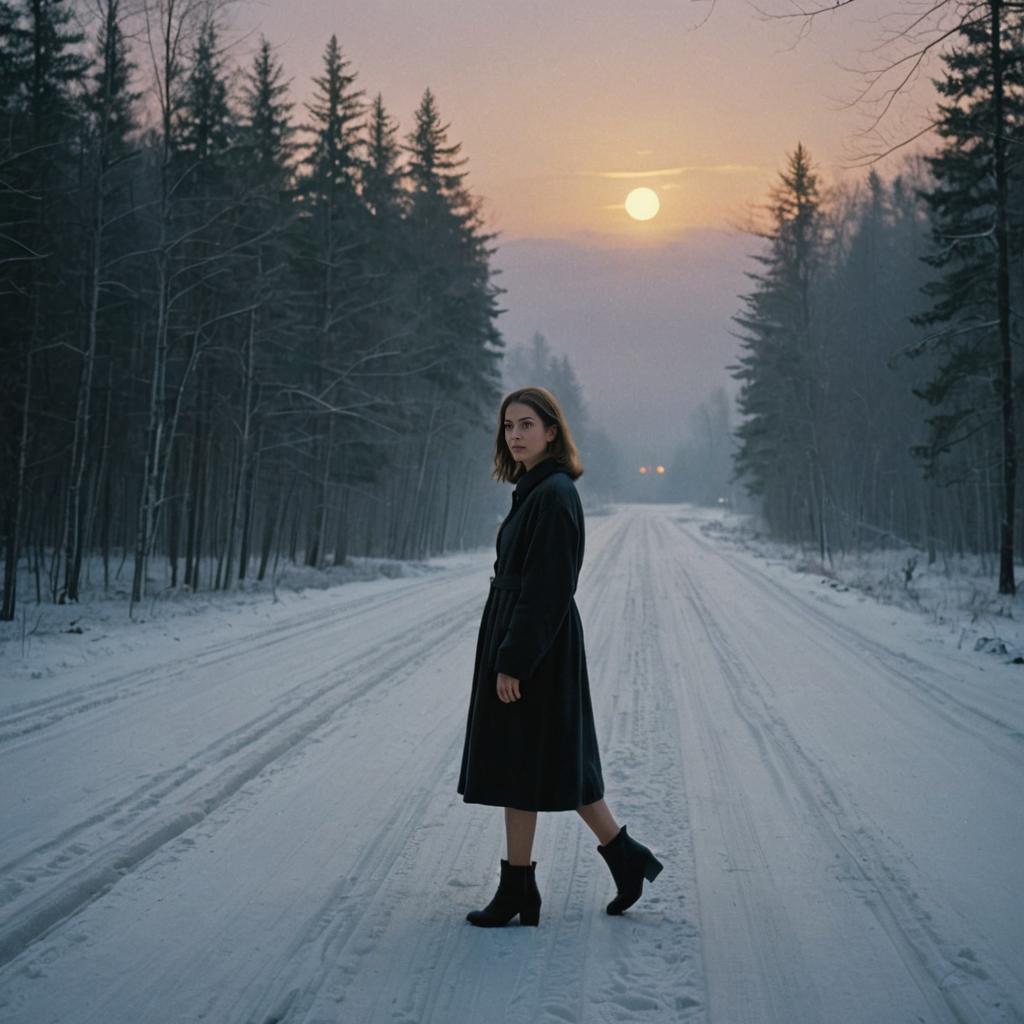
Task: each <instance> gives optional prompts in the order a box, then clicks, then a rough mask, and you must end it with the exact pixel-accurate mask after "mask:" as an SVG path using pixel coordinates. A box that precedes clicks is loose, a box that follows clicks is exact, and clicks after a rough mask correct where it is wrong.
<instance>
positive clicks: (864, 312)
mask: <svg viewBox="0 0 1024 1024" xmlns="http://www.w3.org/2000/svg"><path fill="white" fill-rule="evenodd" d="M941 70H942V73H941V76H940V77H939V78H938V79H937V80H936V83H935V84H936V86H937V88H938V90H939V95H940V100H939V103H938V109H937V111H936V113H935V130H936V132H937V136H938V141H937V144H936V147H935V149H934V150H933V151H932V152H931V153H930V154H929V155H924V156H921V157H920V158H918V159H916V160H911V161H908V164H907V170H906V173H904V174H901V175H897V176H895V177H894V178H892V179H891V180H888V181H884V180H883V179H882V178H881V177H880V176H879V175H878V174H877V173H875V172H874V171H873V170H872V171H871V172H870V173H869V174H868V175H867V178H866V180H865V181H864V182H862V183H861V185H860V186H859V187H857V188H853V189H849V188H846V189H832V190H826V188H825V186H824V184H823V183H822V182H821V180H820V176H819V174H818V173H817V172H816V170H815V168H814V166H813V163H812V160H811V156H810V154H809V153H808V151H807V150H806V148H805V147H804V146H803V145H797V147H796V149H795V150H794V151H793V152H792V153H791V154H790V155H789V157H788V160H787V163H786V166H785V169H784V170H783V171H782V172H781V174H780V176H779V181H778V184H777V186H776V187H775V188H774V189H773V191H772V194H771V196H770V202H769V204H768V207H767V222H766V223H765V224H764V226H763V227H762V228H761V229H760V230H759V231H758V232H757V233H758V234H759V235H760V237H761V238H762V240H763V250H762V251H761V252H760V253H758V254H757V255H756V256H755V257H754V258H755V260H756V264H757V265H756V266H755V268H754V269H753V270H752V271H751V272H750V273H749V274H748V277H749V278H750V280H751V281H752V285H751V289H750V291H749V293H748V294H747V295H745V296H744V297H743V299H742V308H741V310H740V312H739V313H738V314H737V315H736V317H735V318H734V319H735V321H736V324H737V334H738V336H739V338H740V339H741V354H740V357H739V358H738V360H737V361H736V363H734V364H733V366H731V367H730V370H731V371H732V372H733V375H734V377H735V378H736V379H738V380H739V382H740V392H739V401H738V405H739V410H740V412H741V414H742V416H743V419H742V422H740V424H739V426H738V428H737V429H736V431H735V441H736V450H735V453H734V469H735V478H736V479H738V480H739V481H740V482H742V483H743V485H744V487H745V488H746V489H747V490H748V492H749V493H750V494H751V495H752V496H754V497H755V498H756V499H757V501H758V502H759V503H760V506H761V510H762V512H763V515H764V518H765V520H766V522H767V524H768V525H769V527H770V528H771V530H772V531H773V532H774V533H776V534H777V535H779V536H780V537H784V538H787V539H791V540H799V541H804V542H806V541H813V542H814V543H815V544H816V545H818V547H819V551H820V555H821V558H822V560H823V561H824V560H825V559H827V558H828V557H829V555H830V552H831V551H832V550H833V549H835V550H839V549H840V548H846V549H848V548H851V547H857V546H859V545H861V544H864V543H869V542H870V543H878V542H881V543H896V544H909V545H911V546H915V547H918V548H920V549H921V550H922V552H927V558H928V560H929V561H933V560H934V559H935V558H936V557H937V556H938V555H939V554H940V553H944V554H964V553H977V554H981V555H983V556H986V557H987V558H991V556H992V555H993V554H995V553H997V554H998V568H999V591H1000V593H1003V594H1012V593H1014V591H1015V580H1014V551H1015V549H1019V547H1020V527H1021V524H1020V521H1019V519H1020V517H1019V516H1017V514H1016V507H1017V499H1018V493H1019V483H1018V479H1017V460H1018V455H1019V443H1018V439H1017V428H1016V424H1017V423H1018V422H1019V421H1020V417H1021V371H1020V365H1019V364H1020V359H1019V345H1020V339H1021V328H1020V323H1021V321H1020V316H1021V313H1022V312H1024V305H1022V298H1024V164H1022V156H1024V30H1022V17H1021V14H1020V12H1019V11H1018V10H1015V9H1013V8H1009V7H1008V6H1007V5H1005V4H1001V3H999V2H987V3H983V4H976V5H973V6H972V7H971V9H970V13H969V14H968V15H965V16H964V18H963V20H962V21H961V22H960V23H959V25H958V28H957V31H956V32H955V34H954V35H953V36H952V37H951V45H950V46H949V48H948V49H947V50H946V52H945V53H944V55H943V56H942V58H941Z"/></svg>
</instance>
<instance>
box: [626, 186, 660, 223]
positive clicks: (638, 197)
mask: <svg viewBox="0 0 1024 1024" xmlns="http://www.w3.org/2000/svg"><path fill="white" fill-rule="evenodd" d="M660 209H661V200H660V199H658V193H657V192H655V191H654V189H653V188H635V189H633V191H632V192H630V193H629V195H628V196H626V213H628V214H629V215H630V217H632V218H633V220H650V219H651V218H652V217H654V216H655V215H656V214H657V212H658V211H659V210H660Z"/></svg>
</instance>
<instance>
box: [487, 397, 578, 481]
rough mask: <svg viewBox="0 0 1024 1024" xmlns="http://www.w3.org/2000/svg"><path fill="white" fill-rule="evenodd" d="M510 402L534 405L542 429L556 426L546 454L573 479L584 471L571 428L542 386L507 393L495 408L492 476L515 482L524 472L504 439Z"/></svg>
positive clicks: (500, 479) (559, 407)
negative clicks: (554, 459) (496, 410)
mask: <svg viewBox="0 0 1024 1024" xmlns="http://www.w3.org/2000/svg"><path fill="white" fill-rule="evenodd" d="M513 402H521V403H522V404H523V405H528V406H529V407H530V408H531V409H533V411H534V412H535V413H536V414H537V415H538V416H539V417H540V421H541V423H542V424H543V428H544V429H545V430H546V429H547V428H548V427H550V426H556V427H558V436H557V437H556V438H555V439H554V441H549V442H548V455H553V456H554V457H555V458H556V459H557V460H558V461H559V462H560V463H561V464H562V465H563V466H565V467H566V469H567V470H568V471H569V476H571V477H572V479H573V480H578V479H579V478H580V477H581V476H582V475H583V463H582V462H581V461H580V453H579V450H578V449H577V447H576V442H575V441H574V440H573V439H572V431H571V430H570V429H569V424H568V423H566V421H565V413H564V412H562V407H561V406H560V405H559V404H558V399H557V398H555V396H554V395H553V394H552V393H551V392H550V391H549V390H548V389H547V388H542V387H529V388H519V389H518V390H517V391H512V392H510V393H509V394H507V395H506V396H505V398H504V400H503V401H502V403H501V409H500V411H499V412H498V432H497V436H496V437H495V440H494V472H493V473H492V474H491V476H493V477H494V479H495V480H499V481H502V482H508V483H515V482H516V481H517V480H518V479H519V478H520V477H521V476H522V475H523V473H524V472H525V470H524V468H523V464H522V463H521V462H516V460H515V459H513V458H512V453H511V452H510V451H509V448H508V445H507V444H506V443H505V412H506V410H507V409H508V407H509V406H510V405H511V404H512V403H513ZM545 458H547V456H545Z"/></svg>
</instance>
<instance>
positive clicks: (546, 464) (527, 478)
mask: <svg viewBox="0 0 1024 1024" xmlns="http://www.w3.org/2000/svg"><path fill="white" fill-rule="evenodd" d="M559 470H561V471H562V472H563V473H565V472H568V470H567V469H566V467H565V466H563V465H562V464H561V463H560V462H559V461H558V459H557V458H556V457H555V456H554V455H548V456H546V457H545V458H543V459H541V460H540V462H538V463H537V465H536V466H534V467H533V469H528V470H527V471H526V472H525V473H524V474H523V475H522V476H521V477H520V478H519V479H518V481H516V489H515V492H514V494H513V497H515V498H517V499H518V500H519V501H522V500H523V499H524V498H525V497H526V496H527V495H528V494H529V493H530V491H532V490H533V489H534V487H536V486H537V484H539V483H540V482H541V480H543V479H544V478H545V477H549V476H551V474H552V473H557V472H558V471H559Z"/></svg>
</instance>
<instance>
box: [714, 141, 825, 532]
mask: <svg viewBox="0 0 1024 1024" xmlns="http://www.w3.org/2000/svg"><path fill="white" fill-rule="evenodd" d="M779 177H780V184H779V185H778V186H777V187H776V188H775V189H774V191H773V195H772V207H771V217H772V225H771V227H770V228H769V230H767V231H766V232H764V233H762V234H761V235H760V237H762V238H764V239H765V240H766V241H767V242H768V251H767V253H765V254H763V255H757V256H755V257H754V259H755V260H756V261H757V262H758V263H760V264H761V265H762V266H763V267H764V268H765V269H764V271H763V272H762V273H748V274H747V276H748V277H749V278H751V280H753V281H754V282H755V284H756V287H755V289H754V291H753V292H751V293H750V294H749V295H745V296H743V297H742V300H743V302H744V304H745V306H746V310H745V311H744V312H743V313H741V314H739V315H737V316H735V317H733V319H734V320H735V321H736V323H738V324H739V325H740V327H742V328H743V332H744V333H743V334H741V335H739V337H740V340H741V342H742V347H743V348H744V349H745V350H746V352H745V354H744V355H743V356H741V357H740V359H739V361H738V364H737V365H735V366H732V367H730V368H729V369H731V370H734V371H735V372H734V373H733V376H734V377H735V378H737V379H738V380H740V381H741V382H742V385H741V389H740V394H739V407H740V410H741V412H742V413H743V414H744V415H745V416H746V420H745V421H744V422H743V423H741V424H740V426H739V427H738V429H737V431H736V434H737V437H738V439H739V442H740V444H739V448H738V451H737V452H736V456H735V468H736V476H737V477H745V478H746V480H745V482H744V483H745V487H746V489H747V491H748V492H749V493H750V494H755V495H760V496H761V498H762V500H763V506H764V513H765V516H766V519H767V521H768V522H769V523H770V524H771V525H772V527H773V528H774V529H777V530H778V531H779V532H780V533H781V534H783V535H785V536H789V537H795V536H800V535H801V533H802V527H801V523H802V522H804V518H803V514H805V513H806V514H807V516H808V517H809V518H808V519H807V521H808V522H809V523H810V524H811V525H812V529H813V532H814V534H816V535H818V537H819V539H820V538H821V529H822V519H821V515H820V507H821V500H820V499H821V488H822V486H823V479H822V476H823V474H822V465H821V462H822V460H821V451H820V444H819V438H818V428H819V426H820V424H819V422H818V420H819V416H820V415H821V411H822V401H821V394H820V391H821V385H822V380H823V362H824V359H823V355H822V352H821V348H820V338H819V337H818V336H817V334H816V332H815V329H814V328H815V322H814V315H815V310H814V307H813V302H812V285H813V284H814V282H815V280H816V277H817V275H818V273H819V270H820V267H821V261H822V253H823V241H822V231H823V225H822V211H821V198H820V195H819V190H818V179H817V175H816V174H815V173H814V171H813V170H812V167H811V161H810V156H809V154H808V152H807V150H806V149H805V148H804V147H803V145H802V144H798V145H797V148H796V150H795V151H794V152H793V154H792V155H791V156H790V157H789V160H788V164H787V169H786V170H785V171H783V172H781V173H780V176H779Z"/></svg>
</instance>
